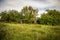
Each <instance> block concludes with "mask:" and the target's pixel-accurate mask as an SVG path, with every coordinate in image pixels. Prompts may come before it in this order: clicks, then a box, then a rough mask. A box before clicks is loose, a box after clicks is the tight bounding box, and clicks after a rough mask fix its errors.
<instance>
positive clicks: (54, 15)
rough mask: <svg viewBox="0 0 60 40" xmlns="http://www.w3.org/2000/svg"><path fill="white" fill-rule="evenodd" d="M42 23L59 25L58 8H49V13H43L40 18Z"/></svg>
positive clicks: (59, 13) (59, 14) (59, 15)
mask: <svg viewBox="0 0 60 40" xmlns="http://www.w3.org/2000/svg"><path fill="white" fill-rule="evenodd" d="M40 23H41V24H50V25H57V24H60V12H59V11H56V10H47V13H46V14H45V13H43V14H42V15H41V18H40Z"/></svg>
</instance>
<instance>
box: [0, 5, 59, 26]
mask: <svg viewBox="0 0 60 40" xmlns="http://www.w3.org/2000/svg"><path fill="white" fill-rule="evenodd" d="M46 11H47V13H43V14H42V15H41V17H36V16H37V15H38V9H34V8H32V7H31V6H29V7H28V6H26V7H23V9H22V10H21V12H18V11H16V10H9V11H4V12H1V13H0V22H16V23H38V24H48V25H57V24H60V12H59V11H57V10H46Z"/></svg>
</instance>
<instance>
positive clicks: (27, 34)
mask: <svg viewBox="0 0 60 40" xmlns="http://www.w3.org/2000/svg"><path fill="white" fill-rule="evenodd" d="M37 15H38V9H34V8H32V7H31V6H28V7H27V6H26V7H24V8H23V9H22V10H21V12H18V11H16V10H9V11H3V12H1V13H0V40H60V12H59V11H57V10H47V13H43V14H42V15H41V17H36V16H37Z"/></svg>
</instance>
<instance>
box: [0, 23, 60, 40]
mask: <svg viewBox="0 0 60 40" xmlns="http://www.w3.org/2000/svg"><path fill="white" fill-rule="evenodd" d="M0 40H60V26H52V25H40V24H19V23H0Z"/></svg>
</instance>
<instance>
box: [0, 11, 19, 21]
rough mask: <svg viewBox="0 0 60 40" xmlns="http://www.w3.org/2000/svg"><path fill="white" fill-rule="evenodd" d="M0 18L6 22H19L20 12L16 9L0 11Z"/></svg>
mask: <svg viewBox="0 0 60 40" xmlns="http://www.w3.org/2000/svg"><path fill="white" fill-rule="evenodd" d="M1 20H2V21H6V22H19V21H20V13H19V12H18V11H16V10H9V11H7V12H6V11H4V12H2V13H1Z"/></svg>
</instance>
